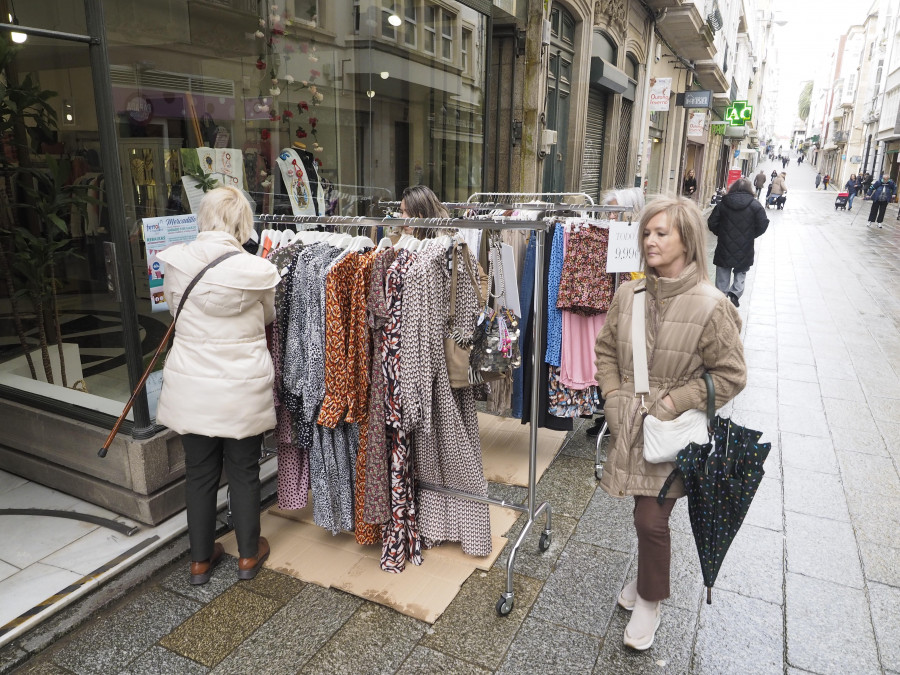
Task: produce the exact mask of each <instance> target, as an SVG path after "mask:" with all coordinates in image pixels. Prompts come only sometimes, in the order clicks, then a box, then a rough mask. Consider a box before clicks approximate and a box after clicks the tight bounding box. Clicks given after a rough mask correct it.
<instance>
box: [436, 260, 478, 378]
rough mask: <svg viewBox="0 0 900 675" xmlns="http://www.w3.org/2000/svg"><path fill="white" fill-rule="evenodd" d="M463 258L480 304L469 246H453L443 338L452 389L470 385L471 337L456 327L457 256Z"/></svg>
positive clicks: (458, 263) (458, 262)
mask: <svg viewBox="0 0 900 675" xmlns="http://www.w3.org/2000/svg"><path fill="white" fill-rule="evenodd" d="M460 256H462V258H463V260H465V265H466V270H467V271H468V273H469V279H470V280H471V283H472V286H473V287H474V288H475V292H476V293H478V304H479V306H481V293H480V292H479V289H478V283H477V281H476V279H475V274H474V273H473V271H472V261H471V260H469V247H468V246H466V245H465V244H462V245H461V246H455V245H454V247H453V253H452V256H451V263H450V265H451V270H452V271H451V272H450V316H449V317H448V318H447V337H445V338H444V359H445V360H446V362H447V375H448V376H449V378H450V386H451V387H452V388H453V389H465V388H466V387H470V386H472V384H473V383H472V382H469V359H470V358H471V355H472V338H464V337H463V336H462V335H460V333H459V329H458V328H456V326H455V325H454V324H455V321H456V291H457V286H458V283H459V278H458V277H459V265H460V261H459V257H460Z"/></svg>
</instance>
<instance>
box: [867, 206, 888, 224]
mask: <svg viewBox="0 0 900 675" xmlns="http://www.w3.org/2000/svg"><path fill="white" fill-rule="evenodd" d="M887 205H888V203H887V202H872V209H871V210H870V211H869V222H870V223H876V222H877V223H883V222H884V212H885V211H886V210H887Z"/></svg>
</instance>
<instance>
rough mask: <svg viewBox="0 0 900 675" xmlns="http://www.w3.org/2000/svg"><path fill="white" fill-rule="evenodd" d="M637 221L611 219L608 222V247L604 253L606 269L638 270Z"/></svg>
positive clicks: (639, 269)
mask: <svg viewBox="0 0 900 675" xmlns="http://www.w3.org/2000/svg"><path fill="white" fill-rule="evenodd" d="M640 230H641V226H640V224H639V223H637V222H634V223H627V222H618V221H612V222H610V224H609V249H608V250H607V254H606V271H607V272H609V273H611V274H612V273H615V272H640V271H641V251H640V248H639V247H638V233H639V232H640Z"/></svg>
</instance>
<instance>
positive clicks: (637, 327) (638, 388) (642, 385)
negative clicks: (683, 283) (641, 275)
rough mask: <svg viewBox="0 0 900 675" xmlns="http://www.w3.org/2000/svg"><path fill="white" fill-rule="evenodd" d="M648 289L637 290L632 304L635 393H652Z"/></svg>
mask: <svg viewBox="0 0 900 675" xmlns="http://www.w3.org/2000/svg"><path fill="white" fill-rule="evenodd" d="M646 304H647V287H646V286H644V287H642V288H637V289H635V291H634V299H633V300H632V303H631V349H632V351H633V360H634V393H635V395H636V396H637V395H641V396H642V397H643V395H644V394H649V393H650V373H649V372H648V370H647V320H646V318H645V307H646Z"/></svg>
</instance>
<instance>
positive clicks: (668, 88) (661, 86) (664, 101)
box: [650, 77, 672, 112]
mask: <svg viewBox="0 0 900 675" xmlns="http://www.w3.org/2000/svg"><path fill="white" fill-rule="evenodd" d="M671 96H672V78H671V77H652V78H650V112H660V111H665V110H668V109H669V98H670V97H671Z"/></svg>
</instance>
